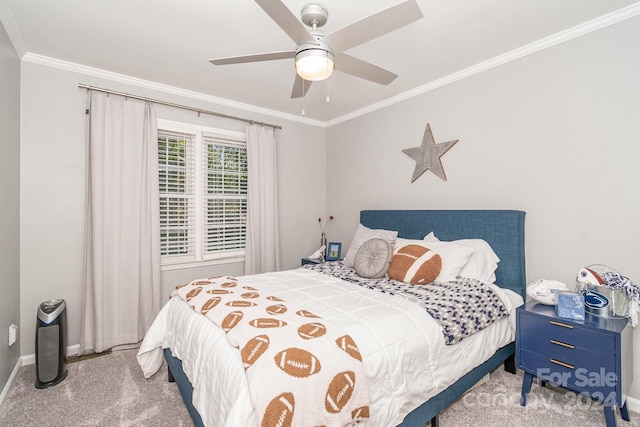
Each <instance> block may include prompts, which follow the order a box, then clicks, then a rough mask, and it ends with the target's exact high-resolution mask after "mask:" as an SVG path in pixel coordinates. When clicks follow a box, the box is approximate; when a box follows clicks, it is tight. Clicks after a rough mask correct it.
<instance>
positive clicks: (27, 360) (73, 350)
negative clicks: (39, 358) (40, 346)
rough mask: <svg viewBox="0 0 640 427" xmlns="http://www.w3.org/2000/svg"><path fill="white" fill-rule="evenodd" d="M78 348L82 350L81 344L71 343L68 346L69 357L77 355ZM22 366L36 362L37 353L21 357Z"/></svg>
mask: <svg viewBox="0 0 640 427" xmlns="http://www.w3.org/2000/svg"><path fill="white" fill-rule="evenodd" d="M78 350H80V344H75V345H70V346H68V347H67V357H71V356H77V355H78ZM21 360H22V366H27V365H33V364H35V363H36V355H35V354H33V353H32V354H27V355H26V356H22V357H21Z"/></svg>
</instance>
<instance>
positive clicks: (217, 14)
mask: <svg viewBox="0 0 640 427" xmlns="http://www.w3.org/2000/svg"><path fill="white" fill-rule="evenodd" d="M401 1H402V0H319V1H318V3H320V4H321V5H323V6H324V7H325V8H326V9H327V10H328V12H329V21H328V23H327V24H326V25H325V26H324V27H323V28H322V30H323V32H324V33H326V34H330V33H332V32H333V31H335V30H337V29H339V28H342V27H344V26H347V25H349V24H351V23H353V22H355V21H358V20H360V19H362V18H364V17H367V16H369V15H371V14H373V13H376V12H378V11H380V10H382V9H385V8H388V7H390V6H393V5H395V4H398V3H400V2H401ZM283 2H284V4H285V5H286V6H287V7H288V8H289V10H291V11H292V12H293V14H294V15H295V16H296V17H299V16H300V11H301V9H302V7H303V6H305V5H307V4H309V3H311V2H312V0H283ZM418 4H419V6H420V9H421V10H422V13H423V15H424V18H423V19H421V20H419V21H416V22H414V23H412V24H409V25H408V26H406V27H403V28H401V29H399V30H396V31H394V32H391V33H389V34H386V35H384V36H382V37H380V38H377V39H375V40H372V41H370V42H367V43H365V44H362V45H360V46H357V47H355V48H352V49H350V50H348V51H347V53H349V54H350V55H351V56H355V57H357V58H359V59H363V60H366V61H368V62H371V63H373V64H375V65H378V66H381V67H383V68H385V69H387V70H389V71H392V72H394V73H396V74H398V75H399V77H398V78H397V79H396V80H395V81H394V82H392V83H391V84H390V85H389V86H381V85H378V84H376V83H372V82H369V81H365V80H362V79H359V78H357V77H353V76H350V75H347V74H344V73H341V72H338V71H336V72H335V73H334V74H333V76H331V78H330V79H328V80H327V81H324V82H316V83H314V84H313V86H312V87H311V89H310V90H309V92H308V94H307V96H306V97H305V99H304V101H303V100H302V99H293V100H292V99H291V98H290V94H291V87H292V84H293V79H294V76H295V68H294V64H293V60H292V59H291V60H279V61H269V62H260V63H247V64H238V65H226V66H214V65H212V64H210V63H209V62H208V60H209V59H212V58H219V57H226V56H237V55H247V54H253V53H265V52H272V51H280V50H289V49H295V42H293V41H292V40H291V39H290V38H289V37H288V36H287V35H286V34H285V33H284V31H283V30H282V29H281V28H280V27H278V26H277V25H276V24H275V23H274V22H273V21H272V20H271V19H270V18H269V17H268V16H267V14H266V13H265V12H264V11H263V10H262V9H261V8H260V7H259V6H258V4H256V3H255V2H254V1H253V0H133V1H132V0H102V1H98V0H94V1H87V0H55V1H52V0H0V18H1V19H2V22H3V24H4V26H5V28H6V29H7V32H8V33H9V37H10V38H11V40H12V41H13V43H14V45H15V47H16V50H17V51H18V53H19V54H20V55H24V58H25V60H43V59H46V60H47V61H49V59H50V58H51V59H54V60H55V61H61V62H60V63H63V62H62V61H64V62H65V63H67V62H68V63H72V64H78V65H82V66H86V67H91V68H95V69H98V70H104V71H108V72H111V73H117V74H122V75H125V76H130V77H134V78H137V79H143V80H147V81H150V82H155V83H159V84H162V85H168V86H171V87H175V88H179V89H182V90H185V91H193V92H197V93H201V94H204V95H207V96H210V97H216V98H223V99H226V100H232V101H234V102H240V103H244V104H249V105H252V106H257V107H260V108H264V109H268V110H273V111H276V112H278V114H284V115H295V116H300V115H301V112H302V109H303V107H304V109H305V112H306V114H305V118H306V119H312V120H318V121H320V122H331V121H334V122H335V121H336V120H338V121H339V120H341V119H344V118H345V117H349V116H353V115H357V114H358V113H359V112H361V111H366V110H369V109H373V108H375V106H376V105H381V104H385V103H388V102H392V101H393V100H394V99H401V98H404V97H407V96H411V95H412V94H415V93H420V92H421V91H425V90H428V89H429V88H430V87H435V86H437V85H439V84H442V82H446V81H451V80H454V79H456V78H460V77H461V76H464V75H467V74H469V73H471V72H474V71H479V70H482V69H486V68H488V67H490V66H492V65H495V64H498V63H501V62H504V60H508V59H511V58H515V57H518V56H521V55H523V54H526V53H530V52H533V51H535V50H538V49H540V48H544V47H546V46H548V45H552V44H554V43H557V42H561V41H564V40H568V39H570V38H572V37H574V36H576V35H580V34H582V33H585V32H589V31H592V30H594V29H597V28H599V27H601V26H604V25H608V24H611V23H614V22H616V21H619V20H621V19H625V18H628V17H631V16H635V15H638V14H640V2H636V1H635V0H633V1H632V0H482V1H478V0H418ZM569 29H571V30H570V31H567V30H569ZM504 55H506V56H504ZM79 83H81V82H79ZM327 94H329V95H330V99H331V102H330V103H328V104H327V103H326V102H325V98H326V95H327ZM303 104H304V105H303Z"/></svg>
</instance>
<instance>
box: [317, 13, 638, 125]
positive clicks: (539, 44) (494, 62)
mask: <svg viewBox="0 0 640 427" xmlns="http://www.w3.org/2000/svg"><path fill="white" fill-rule="evenodd" d="M638 15H640V2H638V3H634V4H632V5H631V6H627V7H625V8H623V9H620V10H617V11H615V12H612V13H609V14H607V15H603V16H600V17H598V18H595V19H592V20H590V21H587V22H585V23H583V24H580V25H576V26H575V27H572V28H569V29H566V30H564V31H561V32H559V33H556V34H553V35H551V36H549V37H545V38H543V39H540V40H537V41H535V42H533V43H529V44H528V45H525V46H522V47H519V48H517V49H514V50H512V51H510V52H507V53H505V54H502V55H499V56H496V57H494V58H491V59H488V60H486V61H483V62H480V63H478V64H475V65H472V66H470V67H468V68H465V69H462V70H460V71H457V72H455V73H452V74H449V75H447V76H444V77H442V78H440V79H437V80H434V81H431V82H429V83H427V84H425V85H422V86H419V87H417V88H415V89H412V90H409V91H406V92H403V93H401V94H399V95H396V96H394V97H391V98H387V99H385V100H383V101H380V102H377V103H375V104H371V105H369V106H367V107H364V108H361V109H359V110H356V111H353V112H352V113H349V114H345V115H343V116H340V117H338V118H335V119H332V120H329V121H328V122H327V123H326V125H327V127H331V126H334V125H337V124H339V123H343V122H346V121H349V120H351V119H354V118H356V117H359V116H363V115H365V114H368V113H371V112H373V111H376V110H380V109H382V108H385V107H388V106H390V105H393V104H397V103H399V102H402V101H405V100H407V99H410V98H414V97H416V96H418V95H422V94H424V93H427V92H431V91H432V90H435V89H438V88H440V87H442V86H446V85H449V84H451V83H455V82H457V81H459V80H462V79H466V78H467V77H471V76H474V75H476V74H479V73H482V72H484V71H487V70H490V69H492V68H495V67H498V66H500V65H503V64H506V63H508V62H511V61H515V60H517V59H520V58H523V57H525V56H528V55H532V54H534V53H536V52H540V51H541V50H545V49H548V48H550V47H553V46H556V45H559V44H561V43H564V42H567V41H570V40H573V39H575V38H577V37H581V36H583V35H585V34H589V33H592V32H594V31H597V30H599V29H601V28H605V27H608V26H610V25H613V24H617V23H618V22H621V21H624V20H626V19H629V18H633V17H635V16H638Z"/></svg>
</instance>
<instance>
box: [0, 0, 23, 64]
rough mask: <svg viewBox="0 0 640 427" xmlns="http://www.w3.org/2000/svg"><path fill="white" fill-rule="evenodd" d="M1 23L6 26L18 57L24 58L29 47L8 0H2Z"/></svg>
mask: <svg viewBox="0 0 640 427" xmlns="http://www.w3.org/2000/svg"><path fill="white" fill-rule="evenodd" d="M0 23H2V25H3V26H4V29H5V31H6V32H7V35H8V36H9V40H11V44H13V48H14V49H15V51H16V53H17V54H18V57H19V58H22V57H23V56H24V55H25V54H26V53H27V48H26V47H25V45H24V40H23V39H22V34H21V33H20V30H19V29H18V25H17V24H16V21H15V19H14V18H13V14H12V13H11V9H9V5H8V4H7V1H6V0H0Z"/></svg>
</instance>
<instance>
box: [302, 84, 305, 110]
mask: <svg viewBox="0 0 640 427" xmlns="http://www.w3.org/2000/svg"><path fill="white" fill-rule="evenodd" d="M304 82H305V80H304V79H302V115H303V116H304V114H305V111H304Z"/></svg>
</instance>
